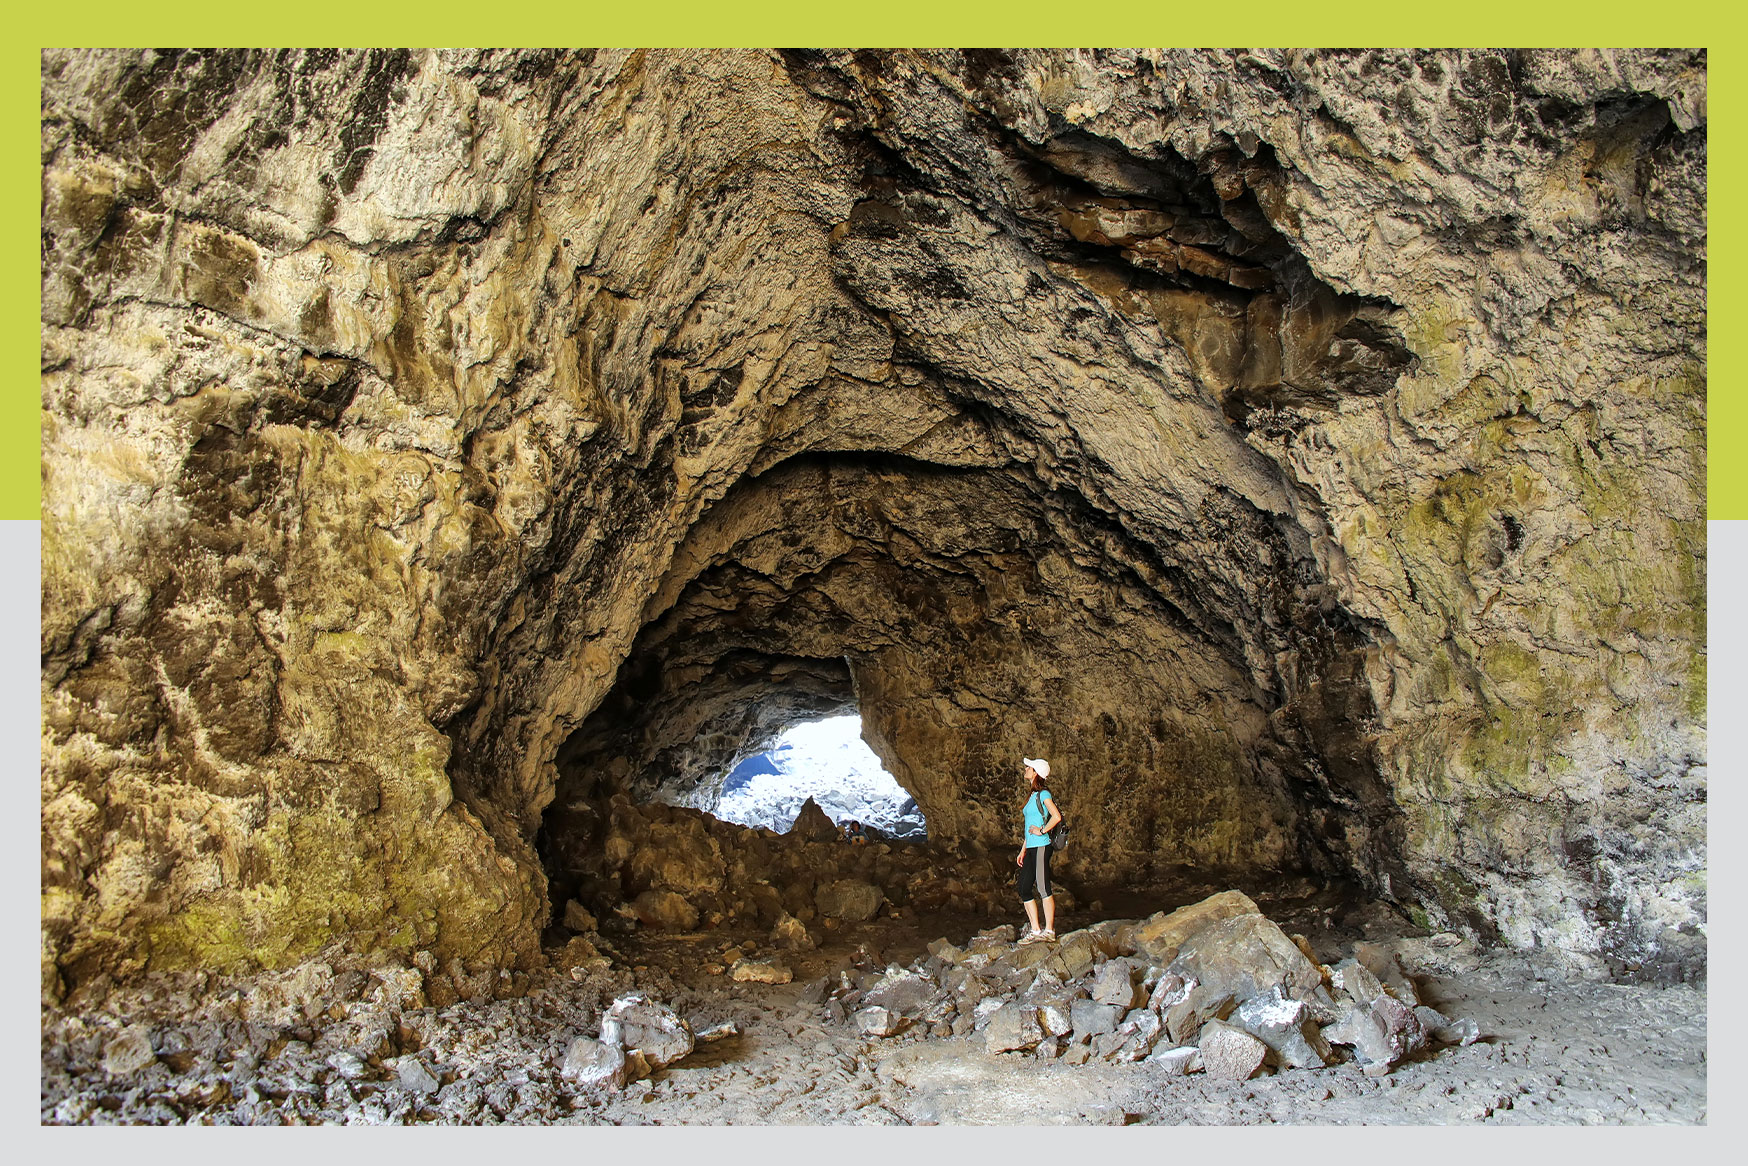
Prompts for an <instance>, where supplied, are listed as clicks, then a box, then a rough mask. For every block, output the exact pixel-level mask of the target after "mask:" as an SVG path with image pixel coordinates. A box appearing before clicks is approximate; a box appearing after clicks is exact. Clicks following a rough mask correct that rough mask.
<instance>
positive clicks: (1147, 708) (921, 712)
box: [41, 49, 1706, 995]
mask: <svg viewBox="0 0 1748 1166" xmlns="http://www.w3.org/2000/svg"><path fill="white" fill-rule="evenodd" d="M1705 69H1706V64H1705V55H1704V53H1703V52H1685V51H1650V50H1634V51H1620V52H1602V51H1549V52H1497V51H1483V50H1461V51H1448V52H1433V53H1418V52H1408V51H1372V50H1365V51H1353V52H1322V51H1316V52H1313V51H1286V50H1258V51H1221V52H1191V51H1163V52H1162V51H1156V50H1112V51H1070V52H1063V51H1041V50H1040V51H1030V50H1028V51H1019V52H1012V53H1008V52H996V51H987V52H985V51H979V52H957V51H946V50H942V51H928V52H915V53H912V52H887V53H867V52H861V53H857V52H848V51H845V52H802V51H797V52H784V53H772V52H762V51H732V52H727V51H724V52H708V51H672V52H644V51H619V50H614V51H579V52H550V51H514V52H479V51H471V50H445V51H428V50H420V51H407V50H382V49H375V50H367V51H358V52H334V51H330V50H308V51H254V50H215V51H200V52H165V53H156V52H146V53H140V52H137V51H133V50H114V51H85V50H50V51H47V52H45V54H44V56H43V86H42V135H41V143H42V163H43V172H42V179H43V181H42V190H43V207H42V313H43V317H42V319H43V325H42V326H43V336H42V368H43V375H42V399H43V424H42V431H43V432H42V439H43V440H42V448H43V455H42V457H43V464H42V527H43V529H42V537H43V576H42V589H43V604H42V632H41V636H42V684H43V695H42V710H43V766H42V782H43V808H42V830H43V843H42V851H43V874H42V886H43V894H42V920H43V923H42V927H43V944H42V951H43V979H44V987H45V990H46V991H47V992H48V993H50V995H54V994H57V993H59V992H61V991H63V990H64V989H65V988H66V987H67V986H68V985H69V984H76V983H78V982H81V981H83V980H86V979H89V978H90V977H92V976H95V975H97V974H99V973H108V974H121V975H127V974H129V973H132V972H137V971H139V970H141V969H143V968H154V969H161V968H177V967H190V966H222V967H239V968H241V967H250V966H256V967H282V966H291V965H293V964H295V963H297V962H298V961H299V960H300V959H304V958H306V957H307V956H309V955H310V954H311V953H313V952H314V951H316V950H318V949H319V948H320V947H321V946H322V945H323V944H325V943H327V942H328V941H329V940H330V939H331V938H333V937H334V936H336V935H344V936H347V937H348V940H347V942H348V943H350V944H351V945H353V946H354V947H356V948H360V949H380V950H384V951H388V952H391V953H399V954H401V955H406V954H408V953H410V952H412V951H415V950H429V951H431V952H433V953H434V954H436V955H437V956H438V957H439V958H441V959H442V960H445V961H447V960H449V959H451V958H453V957H461V958H464V959H469V960H474V961H476V962H477V963H479V964H481V965H482V966H487V967H490V966H500V967H502V966H509V967H521V966H531V965H532V964H534V963H535V962H537V961H538V959H539V953H538V936H539V933H540V930H541V928H542V927H543V926H544V925H545V924H546V923H547V922H548V920H549V919H550V918H551V905H552V903H553V902H561V903H562V902H563V901H564V900H565V898H568V897H569V896H570V895H571V893H572V892H573V891H575V890H578V889H581V888H584V885H585V884H586V883H587V882H588V880H590V879H606V878H607V872H605V871H604V870H603V864H604V863H606V862H607V859H606V858H605V855H606V854H607V853H608V850H609V849H610V848H611V847H612V846H613V845H615V844H614V842H613V839H612V837H611V836H610V835H611V823H610V822H609V821H607V819H608V818H609V817H610V815H611V812H612V811H611V809H610V805H611V798H612V797H613V795H615V794H628V795H630V796H632V797H633V798H635V799H639V800H648V799H658V800H663V801H669V802H683V803H686V804H689V805H692V806H695V807H697V808H701V809H707V808H709V806H710V805H712V804H713V801H714V799H715V798H716V797H717V796H718V794H719V791H720V775H721V774H722V773H723V772H725V771H726V769H727V768H728V767H729V766H731V765H732V764H733V763H735V761H737V760H738V759H740V758H742V757H745V756H749V755H751V754H752V753H753V752H756V751H757V750H758V749H759V748H760V747H761V746H762V745H763V744H764V743H765V742H766V741H768V740H770V738H771V737H772V736H773V735H774V734H775V733H776V732H778V731H780V730H781V729H782V728H783V727H785V726H786V725H788V724H789V723H792V722H793V721H794V720H796V719H797V718H801V717H806V716H812V715H817V714H820V713H823V712H829V711H835V710H838V709H843V708H846V707H849V706H851V705H855V706H857V707H859V708H860V711H861V712H862V714H863V717H864V726H865V735H866V737H867V739H868V740H869V742H870V744H871V745H872V747H873V748H874V749H875V750H876V752H878V753H879V754H880V755H881V757H882V759H883V761H884V762H885V763H886V764H887V766H888V768H889V769H890V770H891V771H892V773H893V774H894V775H895V776H896V777H897V778H898V780H899V781H900V782H901V783H902V784H903V785H904V786H905V787H906V788H907V789H908V790H910V791H911V792H912V793H913V794H914V795H915V797H916V798H917V801H918V803H919V805H920V806H921V808H922V810H923V812H924V813H925V815H926V817H927V820H928V822H929V825H930V834H931V838H937V839H940V840H941V841H943V842H944V843H946V844H950V845H961V844H964V845H970V844H974V843H975V844H978V845H987V844H989V843H992V842H995V841H998V840H999V841H1001V842H1002V843H1003V844H1004V845H1005V844H1007V843H1008V842H1009V841H1010V840H1011V837H1012V829H1011V827H1012V820H1013V817H1014V806H1015V803H1016V800H1017V799H1016V796H1015V795H1016V794H1017V793H1018V790H1017V786H1016V779H1017V774H1015V772H1014V769H1015V766H1016V765H1017V764H1018V759H1019V758H1020V757H1021V756H1022V755H1026V756H1036V755H1037V754H1038V753H1039V752H1043V753H1044V754H1045V755H1046V756H1048V757H1050V758H1051V760H1052V762H1053V765H1055V767H1056V772H1055V773H1053V775H1052V784H1053V786H1054V787H1055V788H1056V792H1057V793H1058V796H1059V797H1061V798H1062V800H1063V803H1064V805H1065V807H1067V808H1068V811H1069V813H1070V814H1071V815H1072V816H1073V818H1074V821H1075V824H1076V831H1077V839H1078V841H1077V845H1076V855H1075V860H1074V861H1075V862H1076V863H1077V864H1082V863H1084V864H1086V865H1085V868H1084V869H1085V873H1086V874H1087V875H1088V876H1089V877H1090V876H1098V877H1110V878H1131V877H1138V876H1141V875H1145V874H1146V873H1148V872H1150V871H1156V870H1160V869H1162V868H1164V867H1168V866H1171V865H1174V864H1180V863H1194V864H1196V865H1198V866H1201V867H1204V868H1210V869H1213V868H1231V869H1242V870H1246V871H1252V872H1270V871H1278V870H1288V869H1302V870H1309V871H1312V872H1317V873H1326V874H1340V875H1344V876H1351V877H1357V878H1359V879H1361V880H1362V881H1364V882H1365V883H1366V884H1367V885H1368V886H1369V887H1371V888H1373V889H1375V890H1377V891H1380V892H1386V893H1388V894H1391V895H1393V896H1394V897H1396V898H1397V899H1398V900H1399V901H1400V902H1402V903H1403V904H1404V905H1406V906H1409V907H1412V908H1413V909H1414V910H1415V911H1417V912H1420V913H1422V915H1423V916H1424V922H1425V923H1427V924H1428V925H1429V926H1428V929H1429V930H1432V929H1435V928H1442V929H1450V930H1459V931H1462V932H1464V933H1466V934H1469V935H1472V936H1474V937H1475V938H1477V939H1480V940H1482V941H1485V942H1504V943H1508V944H1511V945H1515V946H1519V947H1522V948H1526V949H1529V948H1534V949H1537V950H1538V951H1540V952H1543V953H1548V954H1549V957H1550V958H1553V959H1556V960H1563V961H1564V966H1565V967H1566V968H1567V969H1568V970H1574V971H1583V970H1604V969H1607V970H1613V971H1616V972H1619V973H1622V974H1634V975H1668V976H1686V975H1694V974H1698V972H1699V970H1700V969H1702V968H1703V965H1704V947H1705V939H1704V929H1705V861H1704V853H1705V833H1704V816H1705V743H1704V728H1703V722H1704V706H1705V689H1704V677H1705V650H1704V612H1705V586H1704V579H1705V571H1704V562H1705V533H1704V526H1703V519H1704V422H1705V399H1704V387H1705V373H1706V349H1705V243H1706V223H1705V190H1706V187H1705V183H1706V144H1705V94H1706V72H1705ZM1058 775H1060V780H1058ZM675 844H676V845H677V842H676V843H675ZM659 849H660V848H659V847H658V850H659ZM632 858H633V854H632V853H631V852H627V853H624V854H617V856H616V857H615V858H613V859H612V863H611V865H612V866H613V870H612V871H611V875H612V877H613V879H614V880H620V881H618V882H617V884H616V885H618V886H620V887H621V888H622V890H623V891H624V893H625V895H626V897H627V898H629V897H632V896H634V895H636V894H639V893H642V892H643V891H645V890H650V889H664V890H668V891H672V892H673V893H676V894H681V895H683V896H687V895H691V894H696V895H700V896H705V895H713V894H720V893H721V892H720V890H719V889H716V888H710V887H706V886H697V887H693V888H691V889H690V890H688V889H685V888H682V887H679V886H676V885H674V884H675V883H676V882H683V881H685V880H686V879H687V878H692V877H694V876H697V875H698V874H699V872H697V871H693V872H690V873H688V872H687V871H684V870H673V869H668V867H667V864H666V863H665V861H664V860H663V859H662V857H661V855H660V854H659V853H658V854H656V855H654V856H651V857H648V858H646V859H639V860H636V861H635V862H633V863H632V865H633V866H635V868H636V869H635V870H626V869H624V868H625V866H626V864H627V863H628V862H630V861H631V860H632ZM726 861H727V860H726V859H725V860H724V862H725V863H726ZM640 881H641V882H643V883H644V884H645V885H641V886H640V885H637V884H638V883H639V882H640ZM658 883H661V884H663V886H661V887H659V888H658V887H657V886H656V884H658ZM554 885H556V886H557V888H558V894H557V896H556V897H553V898H549V897H548V896H549V888H550V887H552V886H554ZM585 895H586V897H588V898H589V900H590V901H591V902H593V901H594V897H593V895H592V894H591V893H587V892H586V889H585ZM799 905H800V904H796V906H799ZM791 909H792V910H793V907H792V908H791ZM772 918H773V919H774V918H775V915H774V913H773V914H772ZM468 974H469V975H473V974H474V973H468ZM482 974H483V973H482Z"/></svg>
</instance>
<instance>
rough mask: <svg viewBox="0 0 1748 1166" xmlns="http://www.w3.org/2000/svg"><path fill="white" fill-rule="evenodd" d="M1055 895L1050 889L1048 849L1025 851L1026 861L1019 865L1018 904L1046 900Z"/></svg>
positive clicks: (1042, 847) (1031, 848)
mask: <svg viewBox="0 0 1748 1166" xmlns="http://www.w3.org/2000/svg"><path fill="white" fill-rule="evenodd" d="M1053 894H1055V892H1054V891H1052V890H1051V889H1050V847H1048V846H1032V847H1028V848H1027V850H1026V861H1025V862H1022V863H1021V864H1020V902H1022V903H1024V902H1026V901H1027V900H1029V899H1048V898H1049V897H1050V896H1051V895H1053Z"/></svg>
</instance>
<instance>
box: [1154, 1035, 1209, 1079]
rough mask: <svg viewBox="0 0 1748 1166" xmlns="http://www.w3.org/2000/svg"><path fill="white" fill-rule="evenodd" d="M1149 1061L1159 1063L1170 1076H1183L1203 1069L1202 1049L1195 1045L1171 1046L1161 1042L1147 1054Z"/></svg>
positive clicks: (1162, 1069)
mask: <svg viewBox="0 0 1748 1166" xmlns="http://www.w3.org/2000/svg"><path fill="white" fill-rule="evenodd" d="M1147 1063H1148V1064H1150V1065H1158V1066H1159V1067H1160V1069H1161V1071H1163V1072H1164V1073H1166V1074H1167V1075H1168V1076H1172V1077H1183V1076H1187V1075H1188V1074H1190V1073H1196V1072H1200V1071H1201V1069H1202V1050H1201V1049H1199V1048H1197V1047H1196V1046H1195V1045H1176V1046H1169V1045H1166V1044H1164V1043H1161V1044H1159V1045H1157V1046H1156V1047H1155V1048H1154V1050H1153V1051H1152V1052H1151V1053H1149V1054H1147Z"/></svg>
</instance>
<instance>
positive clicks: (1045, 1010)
mask: <svg viewBox="0 0 1748 1166" xmlns="http://www.w3.org/2000/svg"><path fill="white" fill-rule="evenodd" d="M1038 1027H1039V1028H1041V1029H1043V1030H1044V1035H1046V1036H1067V1035H1068V1034H1069V1033H1071V1032H1073V1031H1074V1012H1073V1006H1072V1005H1071V1004H1068V1003H1066V1002H1064V1001H1060V1000H1053V1001H1046V1002H1045V1003H1042V1004H1040V1005H1038Z"/></svg>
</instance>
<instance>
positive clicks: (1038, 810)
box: [1026, 789, 1055, 850]
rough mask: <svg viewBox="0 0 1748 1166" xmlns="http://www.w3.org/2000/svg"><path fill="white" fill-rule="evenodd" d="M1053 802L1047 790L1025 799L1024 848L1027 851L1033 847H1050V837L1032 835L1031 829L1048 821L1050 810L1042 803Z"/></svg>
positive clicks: (1046, 835)
mask: <svg viewBox="0 0 1748 1166" xmlns="http://www.w3.org/2000/svg"><path fill="white" fill-rule="evenodd" d="M1054 801H1055V799H1054V798H1052V797H1051V796H1050V791H1049V790H1047V789H1045V790H1039V791H1038V792H1037V793H1035V794H1030V795H1028V796H1027V797H1026V848H1027V849H1028V850H1029V849H1031V848H1032V847H1034V846H1048V845H1050V836H1049V835H1048V834H1034V833H1032V827H1033V826H1042V825H1043V824H1044V823H1046V822H1048V821H1049V820H1050V809H1049V807H1048V806H1046V805H1045V804H1044V803H1046V802H1052V803H1053V802H1054Z"/></svg>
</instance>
